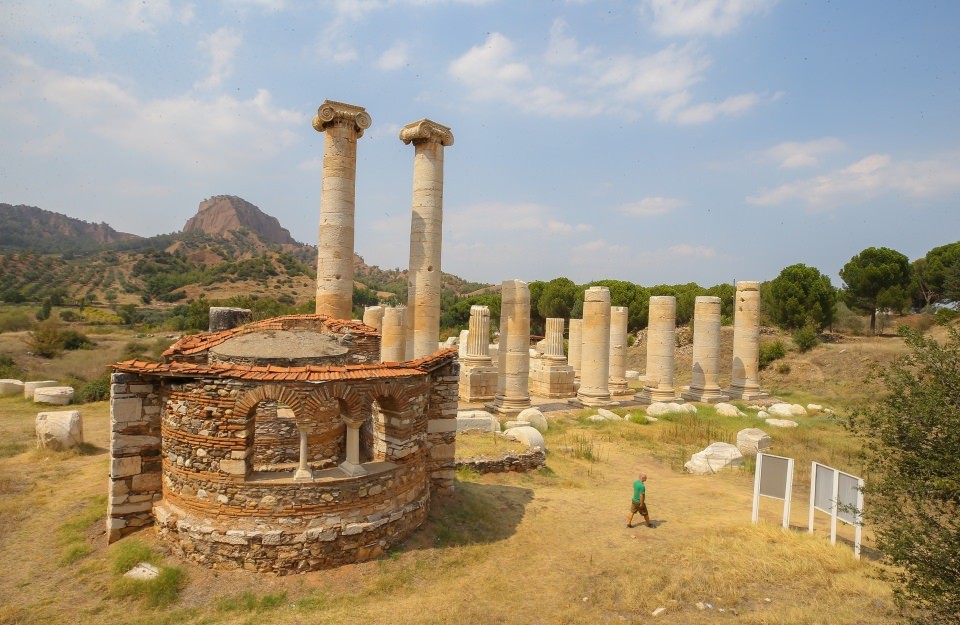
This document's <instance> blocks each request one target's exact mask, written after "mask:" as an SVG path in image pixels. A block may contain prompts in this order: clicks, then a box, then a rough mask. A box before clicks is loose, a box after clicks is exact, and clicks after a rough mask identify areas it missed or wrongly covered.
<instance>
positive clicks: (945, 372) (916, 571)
mask: <svg viewBox="0 0 960 625" xmlns="http://www.w3.org/2000/svg"><path fill="white" fill-rule="evenodd" d="M900 334H901V335H902V336H903V337H904V339H905V340H906V343H907V345H908V346H909V348H910V354H909V355H907V356H905V357H903V358H901V359H899V360H897V361H895V362H894V364H892V365H890V366H889V367H885V368H880V369H878V370H876V371H875V372H874V374H872V375H873V377H874V379H878V380H879V381H880V382H882V383H883V385H884V386H885V387H886V391H887V394H886V395H885V396H884V397H882V398H881V399H880V400H879V401H878V402H877V403H875V404H873V405H871V406H868V407H865V408H861V409H859V410H855V411H854V412H853V413H852V415H851V416H850V418H849V419H848V421H847V426H848V428H849V429H850V430H851V431H852V432H853V433H854V434H855V435H856V436H857V437H858V438H860V439H861V440H862V441H863V443H864V450H865V454H866V462H867V470H868V479H867V481H866V486H865V489H864V492H865V498H864V503H865V507H866V510H865V514H864V516H865V519H866V521H867V522H868V523H870V524H871V525H872V526H873V527H874V528H876V535H877V547H878V549H879V550H880V551H881V552H882V553H883V554H884V555H885V556H886V558H887V559H888V560H889V561H890V562H891V563H892V564H894V565H895V566H896V567H897V569H895V572H894V575H896V577H897V581H898V585H897V589H896V593H897V597H898V599H899V601H900V602H901V604H902V605H904V606H907V607H909V608H910V609H911V612H910V613H908V618H909V619H910V620H911V621H912V622H914V623H924V624H942V625H946V624H948V623H958V622H960V566H958V562H960V560H958V556H957V554H960V330H958V329H957V328H951V329H950V330H949V336H948V339H947V340H946V342H945V343H943V344H941V343H938V342H937V341H936V340H934V339H932V338H925V337H924V336H923V335H922V334H921V333H920V332H918V331H916V330H911V329H909V328H903V327H901V329H900Z"/></svg>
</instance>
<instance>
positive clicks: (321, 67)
mask: <svg viewBox="0 0 960 625" xmlns="http://www.w3.org/2000/svg"><path fill="white" fill-rule="evenodd" d="M958 24H960V2H953V1H950V0H941V1H938V2H933V1H923V0H917V1H916V2H899V1H893V0H864V1H861V0H843V1H836V0H835V1H833V2H829V1H818V0H809V1H806V2H800V1H790V0H780V1H776V0H640V1H634V2H626V1H623V2H615V1H599V0H598V1H590V0H570V1H567V2H564V1H554V2H546V1H543V2H541V1H537V0H524V1H522V2H521V1H519V0H500V1H497V0H459V1H458V0H356V1H348V0H331V1H323V0H313V1H308V0H219V1H217V0H206V1H204V2H197V1H194V2H190V1H184V2H180V1H178V0H157V1H153V0H73V1H59V0H47V1H44V2H36V1H34V0H25V1H16V0H0V202H6V203H10V204H27V205H32V206H38V207H40V208H44V209H47V210H51V211H55V212H59V213H64V214H67V215H70V216H71V217H76V218H79V219H83V220H86V221H91V222H100V221H105V222H107V223H109V224H110V225H111V226H113V227H114V228H116V229H117V230H120V231H124V232H132V233H135V234H139V235H143V236H150V235H154V234H160V233H167V232H174V231H178V230H180V228H182V227H183V224H184V223H185V222H186V221H187V219H189V218H190V217H191V216H192V215H193V214H195V213H196V210H197V207H198V205H199V203H200V202H201V201H203V200H204V199H206V198H208V197H211V196H214V195H221V194H230V195H237V196H240V197H242V198H244V199H246V200H248V201H250V202H252V203H254V204H256V205H257V206H259V207H260V208H261V209H262V210H263V211H264V212H266V213H268V214H270V215H273V216H275V217H277V218H278V219H279V221H280V223H281V224H282V225H283V226H284V227H286V228H287V229H289V230H290V232H291V234H292V235H293V237H294V238H295V239H297V240H299V241H302V242H306V243H316V239H317V227H318V223H319V206H320V188H321V185H320V170H321V163H322V156H323V145H324V137H323V136H322V135H321V134H320V133H317V132H316V131H315V130H314V129H313V128H312V126H311V119H312V117H313V115H314V114H315V113H316V110H317V108H318V106H319V105H320V104H321V103H322V102H323V101H324V100H326V99H331V100H338V101H341V102H348V103H350V104H355V105H359V106H363V107H365V108H366V110H367V112H368V113H369V114H370V115H371V117H372V118H373V125H372V126H371V127H370V128H369V129H368V130H367V131H366V132H365V133H364V135H363V137H362V138H360V139H359V141H358V148H357V150H358V158H357V194H356V252H357V253H359V254H360V255H361V256H363V257H364V259H365V260H366V261H367V262H368V263H369V264H376V265H379V266H381V267H383V268H391V269H392V268H405V267H407V266H408V264H409V230H410V213H411V209H410V206H411V193H412V174H413V153H414V152H413V146H412V145H404V144H403V143H402V142H401V141H400V140H399V139H398V136H397V135H398V132H399V130H400V128H401V127H402V126H403V125H405V124H407V123H409V122H412V121H416V120H419V119H422V118H429V119H432V120H434V121H436V122H438V123H440V124H443V125H446V126H449V127H450V128H451V129H452V131H453V134H454V137H455V143H454V145H452V146H450V147H447V148H445V174H444V176H445V179H444V184H445V186H444V208H443V210H444V221H443V231H444V235H443V236H444V239H443V258H442V268H443V270H444V271H446V272H450V273H454V274H457V275H459V276H461V277H463V278H465V279H468V280H472V281H479V282H488V283H499V282H501V281H503V280H508V279H522V280H528V281H529V280H549V279H552V278H555V277H559V276H564V277H568V278H570V279H572V280H574V281H575V282H577V283H585V282H588V281H591V280H598V279H605V278H613V279H622V280H629V281H632V282H635V283H638V284H642V285H645V286H652V285H656V284H681V283H688V282H696V283H698V284H700V285H702V286H710V285H713V284H718V283H723V282H728V283H729V282H733V281H735V280H761V281H762V280H770V279H773V278H775V277H776V276H777V274H778V273H779V272H780V270H781V269H783V268H784V267H786V266H789V265H792V264H795V263H803V264H805V265H808V266H813V267H816V268H817V269H819V270H820V271H821V272H822V273H824V274H826V275H828V276H829V277H830V278H831V280H832V282H833V283H834V285H835V286H841V284H842V283H841V281H840V279H839V277H838V272H839V270H840V268H841V267H842V266H843V265H844V263H846V262H848V261H849V260H850V258H851V257H852V256H854V255H856V254H857V253H859V252H860V251H861V250H863V249H865V248H867V247H879V246H883V247H889V248H892V249H895V250H897V251H899V252H901V253H903V254H905V255H906V256H907V257H908V258H910V259H911V260H914V259H916V258H919V257H922V256H923V255H924V254H925V253H926V252H927V251H928V250H930V249H931V248H933V247H936V246H938V245H944V244H946V243H952V242H955V241H957V240H960V205H958V202H957V198H958V197H960V114H958V113H960V37H958V36H957V25H958Z"/></svg>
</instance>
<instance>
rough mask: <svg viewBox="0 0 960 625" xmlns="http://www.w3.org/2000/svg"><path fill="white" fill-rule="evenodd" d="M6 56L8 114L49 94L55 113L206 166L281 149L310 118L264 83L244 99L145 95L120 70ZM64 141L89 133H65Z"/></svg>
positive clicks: (217, 167) (127, 144)
mask: <svg viewBox="0 0 960 625" xmlns="http://www.w3.org/2000/svg"><path fill="white" fill-rule="evenodd" d="M0 62H2V65H4V66H5V67H6V68H7V69H8V71H9V70H12V71H11V73H10V75H9V76H7V77H6V78H8V79H9V81H8V84H10V85H11V86H13V87H14V88H13V89H11V90H10V91H11V92H10V93H8V94H7V95H6V96H5V97H4V98H3V99H0V104H2V108H0V112H2V114H3V115H4V116H8V118H18V117H20V118H22V114H21V111H23V110H29V109H32V108H34V107H35V105H34V104H33V103H35V102H38V101H45V102H46V103H47V105H49V106H52V107H54V109H55V111H56V114H57V115H60V116H62V117H64V118H66V119H76V120H81V121H82V122H83V124H82V128H83V129H86V130H89V131H90V132H93V133H94V134H96V135H99V136H100V137H104V138H106V139H108V140H110V141H112V142H113V143H116V144H117V145H120V146H122V147H124V148H126V149H127V150H129V151H131V152H135V153H141V154H144V155H147V156H149V157H154V158H157V159H161V160H164V161H168V162H170V163H172V164H174V165H176V166H179V167H186V168H189V169H190V170H192V171H199V172H201V173H202V172H214V171H215V172H222V171H230V170H231V169H232V168H234V167H236V166H237V165H239V164H241V163H249V162H256V161H261V160H263V159H267V158H270V157H272V156H275V155H277V154H279V153H280V152H281V151H282V150H284V149H286V148H287V147H289V146H290V145H292V144H294V143H295V142H296V141H298V140H299V137H301V136H302V134H303V132H302V128H304V127H306V126H307V125H308V120H307V118H306V116H305V115H303V114H301V113H299V112H296V111H292V110H287V109H283V108H280V107H277V106H276V105H275V104H274V103H273V102H272V99H271V96H270V93H269V92H268V91H267V90H265V89H261V90H258V91H257V93H256V95H254V96H253V97H252V98H249V99H246V100H244V99H237V98H234V97H231V96H219V97H199V96H195V95H191V94H185V95H180V96H173V97H163V98H156V99H143V98H141V97H139V96H138V95H137V94H136V92H135V90H134V89H133V88H132V87H130V86H129V85H127V84H125V83H123V82H121V81H120V80H119V79H117V78H115V77H111V76H73V75H69V74H64V73H61V72H58V71H55V70H50V69H47V68H44V67H42V66H40V65H38V64H36V63H35V62H33V61H32V60H30V59H28V58H26V57H14V56H13V55H9V54H6V55H0ZM76 126H77V125H71V127H76ZM75 132H83V131H81V130H76V131H75ZM64 140H66V141H71V142H75V141H78V140H85V138H84V137H77V136H74V135H73V134H71V133H67V134H66V137H65V139H64Z"/></svg>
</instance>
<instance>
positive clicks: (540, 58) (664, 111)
mask: <svg viewBox="0 0 960 625" xmlns="http://www.w3.org/2000/svg"><path fill="white" fill-rule="evenodd" d="M711 64H712V61H711V59H710V57H709V56H707V55H706V54H705V53H704V51H703V49H702V48H701V47H700V46H698V45H696V44H693V43H688V44H686V45H677V44H671V45H668V46H666V47H665V48H663V49H661V50H658V51H656V52H653V53H651V54H647V55H640V56H637V55H632V54H623V53H620V54H603V53H602V51H598V50H596V49H594V48H592V47H583V46H581V45H580V44H579V43H578V42H577V40H576V39H575V38H574V37H572V36H571V35H570V34H569V33H568V27H567V24H566V23H565V22H564V21H563V20H560V19H558V20H555V21H554V23H553V25H552V27H551V30H550V40H549V42H548V43H547V49H546V51H545V52H544V53H543V54H540V55H528V56H525V57H524V56H521V55H520V54H519V53H518V51H517V49H516V46H515V45H514V43H513V42H512V41H511V40H510V39H509V38H507V37H506V36H505V35H503V34H501V33H497V32H494V33H490V34H489V35H488V36H487V39H486V41H484V42H483V43H482V44H480V45H477V46H474V47H472V48H470V49H469V50H467V51H466V52H465V53H464V54H462V55H461V56H460V57H459V58H457V59H455V60H454V61H453V62H452V63H451V64H450V66H449V72H450V75H451V76H453V78H454V79H456V80H457V81H459V82H460V83H461V84H462V85H463V86H464V87H465V88H466V91H467V94H466V95H467V98H468V99H470V100H473V101H477V102H487V101H500V102H502V103H503V104H505V105H507V106H512V107H514V108H516V109H519V110H521V111H524V112H528V113H535V114H539V115H546V116H549V117H557V118H564V117H573V116H597V115H604V114H609V115H620V116H623V117H627V118H630V117H636V116H638V115H640V114H642V112H644V111H647V110H651V111H656V112H657V118H658V119H659V120H660V121H665V122H671V123H677V124H694V123H704V122H708V121H712V120H714V119H716V118H717V117H719V116H722V115H737V114H741V113H744V112H745V111H747V110H749V109H751V108H753V107H754V106H757V105H758V104H760V103H762V102H764V101H768V100H770V99H771V98H766V97H764V96H762V95H759V94H756V93H745V94H740V95H735V96H732V97H729V98H726V99H724V100H722V101H720V102H717V103H705V104H697V103H695V102H693V97H692V95H691V94H690V92H689V88H690V87H692V86H693V85H695V84H697V83H699V82H701V81H702V80H703V79H704V72H705V71H706V70H707V69H708V68H709V67H710V65H711ZM775 98H776V96H774V98H772V99H775Z"/></svg>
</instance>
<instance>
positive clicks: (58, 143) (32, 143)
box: [21, 130, 67, 156]
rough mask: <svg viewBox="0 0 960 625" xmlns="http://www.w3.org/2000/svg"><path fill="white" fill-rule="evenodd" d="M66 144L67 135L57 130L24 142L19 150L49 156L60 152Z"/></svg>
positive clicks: (33, 154) (32, 154)
mask: <svg viewBox="0 0 960 625" xmlns="http://www.w3.org/2000/svg"><path fill="white" fill-rule="evenodd" d="M66 145H67V137H66V135H65V134H64V132H63V131H62V130H59V131H57V132H55V133H53V134H49V135H45V136H43V137H37V138H36V139H30V140H29V141H26V142H24V144H23V147H22V148H21V151H22V152H23V153H24V154H29V155H31V156H49V155H51V154H56V153H58V152H61V151H62V150H63V148H64V147H65V146H66Z"/></svg>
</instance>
